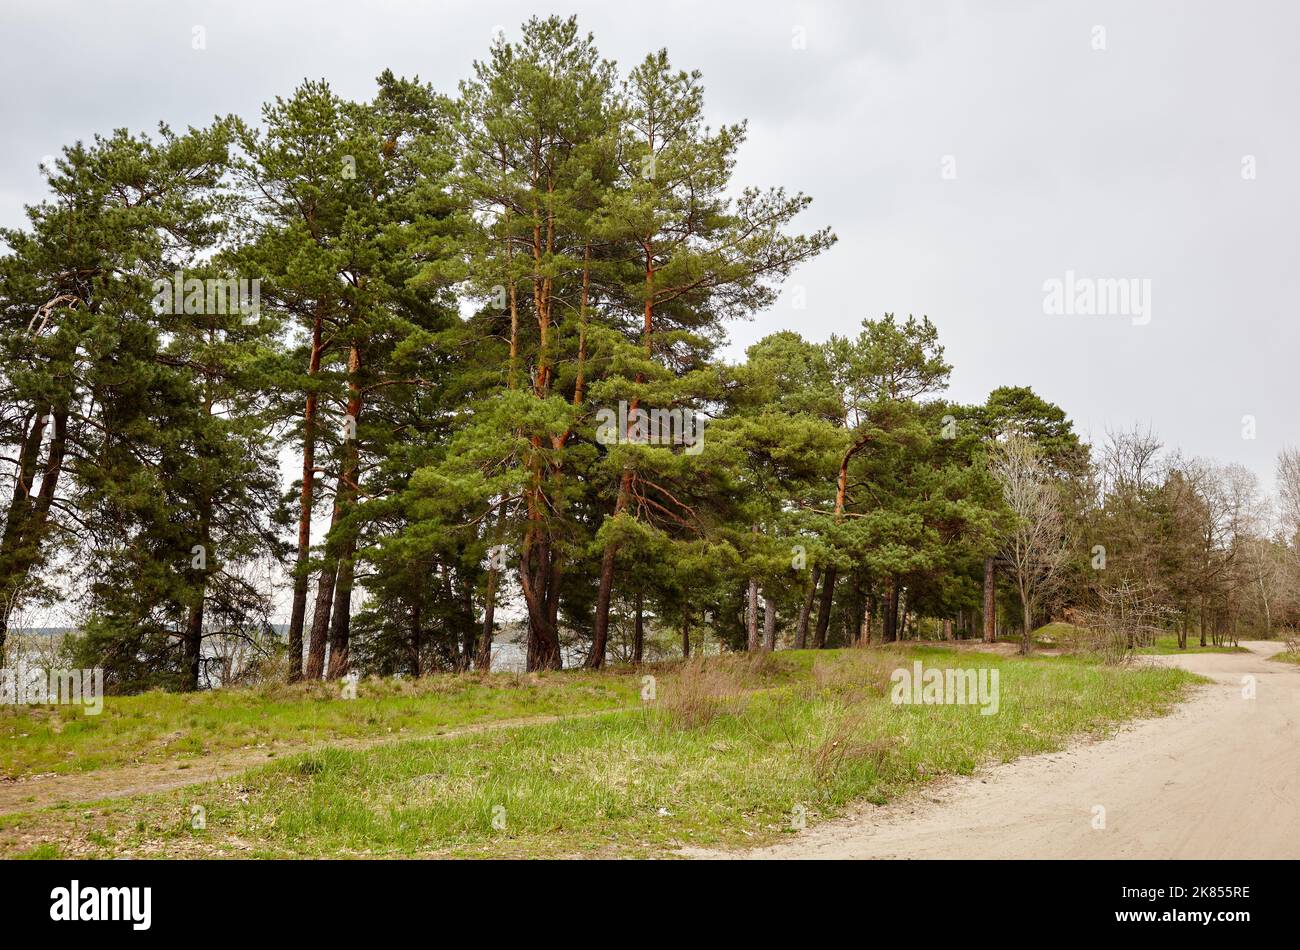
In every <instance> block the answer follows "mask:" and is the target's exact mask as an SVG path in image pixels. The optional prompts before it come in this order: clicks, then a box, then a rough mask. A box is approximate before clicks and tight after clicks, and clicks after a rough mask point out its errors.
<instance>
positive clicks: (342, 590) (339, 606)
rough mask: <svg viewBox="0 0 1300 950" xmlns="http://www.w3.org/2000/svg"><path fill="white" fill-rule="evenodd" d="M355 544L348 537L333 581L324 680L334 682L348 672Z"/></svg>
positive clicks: (352, 538) (353, 539) (353, 540)
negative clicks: (332, 608) (328, 647)
mask: <svg viewBox="0 0 1300 950" xmlns="http://www.w3.org/2000/svg"><path fill="white" fill-rule="evenodd" d="M356 544H357V542H356V539H355V538H354V537H349V538H348V540H347V542H346V543H345V545H344V549H343V556H342V557H341V558H339V572H338V577H337V578H336V579H335V581H334V610H333V614H332V616H331V617H330V638H329V639H330V665H329V672H328V673H326V675H325V678H326V679H331V680H335V679H338V678H339V677H341V676H344V675H345V674H346V673H347V672H348V663H349V659H350V658H349V656H348V653H349V643H348V640H349V635H350V632H351V626H352V578H353V571H354V570H355V559H356Z"/></svg>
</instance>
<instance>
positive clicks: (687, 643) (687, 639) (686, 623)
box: [682, 607, 691, 660]
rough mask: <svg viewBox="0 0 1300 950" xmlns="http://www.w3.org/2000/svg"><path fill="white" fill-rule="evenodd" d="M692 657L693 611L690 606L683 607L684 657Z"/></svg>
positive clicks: (686, 658)
mask: <svg viewBox="0 0 1300 950" xmlns="http://www.w3.org/2000/svg"><path fill="white" fill-rule="evenodd" d="M690 658H691V612H690V610H689V609H688V608H686V607H683V608H682V659H683V660H689V659H690Z"/></svg>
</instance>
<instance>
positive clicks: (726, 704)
mask: <svg viewBox="0 0 1300 950" xmlns="http://www.w3.org/2000/svg"><path fill="white" fill-rule="evenodd" d="M747 672H748V664H745V663H736V662H728V661H727V660H726V659H720V658H717V657H692V658H691V659H689V660H687V661H685V662H684V663H682V664H681V666H679V667H678V668H677V672H676V673H675V674H674V675H673V676H671V677H666V678H665V679H664V680H663V682H662V685H661V687H660V692H659V697H658V701H657V702H656V704H655V707H656V713H657V716H656V719H657V721H658V722H659V723H660V724H662V725H665V726H667V727H668V728H671V729H698V728H700V727H702V726H707V725H708V724H709V723H711V722H713V721H714V720H715V719H717V718H718V717H719V716H735V715H739V714H740V713H741V712H743V711H744V708H745V680H746V674H747Z"/></svg>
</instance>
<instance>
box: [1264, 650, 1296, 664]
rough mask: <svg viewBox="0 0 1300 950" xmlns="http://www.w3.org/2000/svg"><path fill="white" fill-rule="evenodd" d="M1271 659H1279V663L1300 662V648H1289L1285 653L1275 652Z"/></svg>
mask: <svg viewBox="0 0 1300 950" xmlns="http://www.w3.org/2000/svg"><path fill="white" fill-rule="evenodd" d="M1269 659H1270V660H1277V661H1278V662H1279V663H1297V664H1300V650H1287V651H1285V652H1283V653H1274V654H1273V655H1272V656H1271V657H1269Z"/></svg>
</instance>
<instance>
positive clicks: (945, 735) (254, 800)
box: [0, 647, 1195, 858]
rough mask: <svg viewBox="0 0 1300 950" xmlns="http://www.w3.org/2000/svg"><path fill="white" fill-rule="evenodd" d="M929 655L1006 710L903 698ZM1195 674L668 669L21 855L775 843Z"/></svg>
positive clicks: (83, 811)
mask: <svg viewBox="0 0 1300 950" xmlns="http://www.w3.org/2000/svg"><path fill="white" fill-rule="evenodd" d="M915 659H921V660H922V661H923V662H924V663H925V664H926V665H927V666H937V667H971V668H979V667H984V668H986V669H992V670H996V671H997V672H998V674H999V677H1000V681H999V687H1000V688H999V709H998V712H997V713H996V714H995V715H981V712H980V707H978V706H975V705H896V704H894V703H892V702H891V701H890V686H891V683H890V674H891V672H892V671H893V670H895V669H897V668H899V667H902V666H909V667H910V664H911V662H912V661H913V660H915ZM571 675H572V674H567V673H566V674H563V675H561V676H558V677H556V679H559V680H561V681H565V680H567V679H568V678H569V677H570V676H571ZM548 679H549V678H548ZM1194 680H1195V677H1193V676H1191V675H1190V674H1187V673H1184V672H1182V671H1179V670H1173V669H1162V668H1146V667H1144V668H1122V667H1106V666H1102V665H1099V664H1095V663H1090V662H1088V661H1085V660H1082V659H1078V658H1072V657H1043V658H1030V659H1020V658H1003V657H997V656H992V655H988V654H973V653H958V652H956V651H951V650H945V649H942V648H929V647H921V648H912V649H909V650H905V651H904V650H893V649H882V648H875V649H868V650H846V651H823V652H820V653H814V652H812V651H790V652H781V653H777V654H773V655H768V656H764V657H760V658H756V659H750V658H745V657H729V658H715V659H712V660H710V661H708V662H706V663H697V662H693V663H691V664H689V665H687V666H686V667H683V668H680V669H677V670H670V669H665V670H661V671H659V673H658V674H657V681H656V689H655V697H654V699H653V701H650V702H647V703H645V704H643V706H641V707H640V708H638V709H635V710H631V711H622V712H611V713H608V714H602V715H597V716H590V717H586V718H582V719H575V720H570V721H563V722H556V723H551V724H547V725H536V726H523V727H517V728H510V729H502V730H497V731H493V732H485V733H481V734H478V735H472V736H463V737H456V738H447V739H442V740H437V739H435V740H422V741H397V742H392V743H387V744H384V745H381V746H376V747H373V748H367V749H353V750H340V749H328V750H325V751H315V752H308V753H299V754H293V755H286V756H283V757H281V758H279V759H277V760H276V761H275V762H274V763H273V764H270V765H267V766H263V767H261V768H258V769H255V770H252V771H249V772H246V773H244V774H242V775H240V776H239V777H237V778H234V779H230V780H226V781H220V782H212V783H208V784H205V785H199V786H192V787H190V788H186V789H182V790H179V791H174V792H165V793H158V794H154V795H145V796H139V797H134V798H126V799H120V800H114V801H108V802H100V803H96V804H94V805H90V806H87V805H67V806H59V807H54V808H48V809H44V810H42V811H34V812H28V813H25V814H17V815H8V816H2V817H0V855H3V856H7V857H20V856H30V857H70V856H76V857H98V858H109V857H117V856H132V857H172V856H174V857H187V856H191V857H199V856H233V857H272V856H274V857H293V856H303V857H325V856H344V857H388V856H393V857H396V856H405V857H412V856H416V857H421V856H493V857H503V856H504V857H510V856H561V855H574V854H587V855H608V856H659V855H666V854H671V853H673V851H674V850H676V849H678V848H679V847H681V846H687V845H707V846H737V845H746V844H760V843H763V842H764V841H770V840H772V839H773V838H775V837H777V836H779V835H781V834H785V833H790V829H791V827H792V825H793V824H794V820H795V819H796V818H797V817H799V816H802V817H803V818H804V819H805V820H806V821H807V822H808V823H809V824H811V823H813V822H815V821H817V820H820V819H823V818H826V817H828V816H831V815H833V814H835V813H837V812H838V811H840V810H842V809H843V808H844V807H845V806H846V805H848V804H850V803H852V802H854V801H857V800H869V801H873V802H878V803H879V802H885V801H887V800H889V799H891V798H893V797H895V796H897V795H899V794H901V793H903V792H906V791H908V790H909V789H913V788H916V787H918V786H920V785H923V784H924V783H927V782H930V781H932V780H934V779H935V778H937V777H939V776H943V775H947V774H968V773H970V772H971V771H972V770H974V769H975V768H976V767H977V766H978V765H981V764H984V763H990V762H998V761H1007V760H1010V759H1013V758H1015V757H1017V756H1020V755H1024V754H1028V753H1035V752H1043V751H1048V750H1052V749H1057V748H1060V747H1061V746H1062V745H1063V743H1065V742H1066V741H1067V740H1068V739H1069V738H1071V737H1074V736H1079V735H1085V734H1091V735H1100V734H1104V733H1106V732H1107V731H1108V730H1109V729H1111V728H1112V727H1113V726H1114V724H1115V723H1116V722H1118V721H1121V720H1123V719H1126V718H1129V717H1134V716H1146V715H1154V714H1159V713H1161V712H1163V711H1165V710H1167V709H1168V708H1169V706H1170V705H1171V704H1172V703H1174V702H1175V701H1176V700H1178V699H1179V698H1180V697H1181V695H1182V694H1183V691H1184V690H1185V689H1186V687H1187V686H1188V685H1189V684H1190V683H1192V682H1193V681H1194ZM606 681H609V683H610V686H609V689H610V690H611V691H612V693H613V694H614V696H615V698H618V699H620V700H621V699H624V698H626V693H625V692H623V691H625V690H627V689H629V688H631V687H632V686H639V685H640V680H639V679H638V678H634V677H629V676H627V675H623V676H618V675H615V674H599V675H596V674H581V675H577V676H573V683H574V685H573V686H572V687H568V685H567V683H566V684H565V686H564V687H561V689H560V690H557V693H558V692H562V691H563V690H564V689H566V688H573V689H576V690H584V689H585V690H595V691H596V695H598V696H603V695H604V694H603V693H601V691H600V690H599V689H598V686H599V684H601V683H605V682H606ZM580 695H581V694H580ZM553 698H554V697H553ZM422 701H423V702H425V703H427V704H430V705H433V704H440V703H441V702H442V697H441V696H440V695H438V694H436V693H435V694H431V695H426V696H425V697H424V699H423V700H422ZM480 702H488V700H486V699H485V698H482V697H480ZM512 709H513V710H514V712H515V713H516V714H518V713H519V712H520V709H519V707H518V706H512ZM428 715H430V716H432V715H433V714H432V713H429V714H428ZM195 808H202V809H203V815H204V818H205V822H204V823H203V824H204V825H205V826H204V827H201V828H196V827H194V824H195V822H194V821H193V820H192V817H191V816H192V814H193V811H194V809H195Z"/></svg>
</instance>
